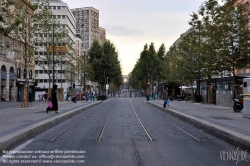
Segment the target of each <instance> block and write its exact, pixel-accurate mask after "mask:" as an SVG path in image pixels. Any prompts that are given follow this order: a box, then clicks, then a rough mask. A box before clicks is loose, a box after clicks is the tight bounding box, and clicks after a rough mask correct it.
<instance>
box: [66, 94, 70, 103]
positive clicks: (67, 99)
mask: <svg viewBox="0 0 250 166" xmlns="http://www.w3.org/2000/svg"><path fill="white" fill-rule="evenodd" d="M69 96H70V94H69V92H68V93H67V98H66V101H69Z"/></svg>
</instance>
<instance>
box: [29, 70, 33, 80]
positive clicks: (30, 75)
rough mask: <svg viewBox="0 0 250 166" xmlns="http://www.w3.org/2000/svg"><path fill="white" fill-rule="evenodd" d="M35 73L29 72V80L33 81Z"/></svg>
mask: <svg viewBox="0 0 250 166" xmlns="http://www.w3.org/2000/svg"><path fill="white" fill-rule="evenodd" d="M32 76H33V73H32V70H30V71H29V79H32Z"/></svg>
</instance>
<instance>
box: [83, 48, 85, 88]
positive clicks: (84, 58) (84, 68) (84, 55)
mask: <svg viewBox="0 0 250 166" xmlns="http://www.w3.org/2000/svg"><path fill="white" fill-rule="evenodd" d="M83 65H84V66H83V67H84V69H83V70H84V71H83V72H84V88H83V91H84V93H86V67H85V66H86V63H85V51H83Z"/></svg>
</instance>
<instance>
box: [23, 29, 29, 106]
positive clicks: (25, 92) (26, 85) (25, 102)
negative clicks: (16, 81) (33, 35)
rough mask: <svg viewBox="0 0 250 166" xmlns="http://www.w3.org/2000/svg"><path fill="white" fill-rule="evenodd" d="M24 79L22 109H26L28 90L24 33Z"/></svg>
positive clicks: (25, 36)
mask: <svg viewBox="0 0 250 166" xmlns="http://www.w3.org/2000/svg"><path fill="white" fill-rule="evenodd" d="M23 37H24V74H23V76H24V79H25V84H24V90H23V93H24V95H23V105H22V107H28V90H29V85H28V79H27V32H26V31H25V34H24V36H23Z"/></svg>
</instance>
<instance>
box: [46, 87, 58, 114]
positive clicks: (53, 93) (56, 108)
mask: <svg viewBox="0 0 250 166" xmlns="http://www.w3.org/2000/svg"><path fill="white" fill-rule="evenodd" d="M56 96H57V85H54V86H53V90H52V96H51V101H52V104H53V106H52V108H49V107H47V109H46V112H47V113H48V112H49V111H51V110H53V111H55V113H58V102H57V97H56Z"/></svg>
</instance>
